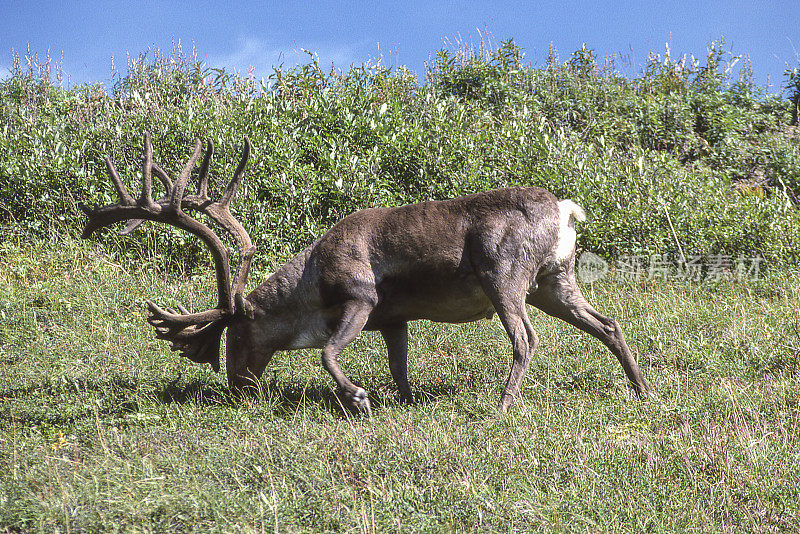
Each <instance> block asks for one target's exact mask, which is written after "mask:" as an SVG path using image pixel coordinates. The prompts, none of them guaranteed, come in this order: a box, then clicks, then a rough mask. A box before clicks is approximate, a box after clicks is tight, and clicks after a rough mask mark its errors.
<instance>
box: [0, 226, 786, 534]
mask: <svg viewBox="0 0 800 534" xmlns="http://www.w3.org/2000/svg"><path fill="white" fill-rule="evenodd" d="M142 263H143V265H145V267H141V268H137V267H135V263H131V264H124V265H118V264H115V263H114V261H113V260H112V259H111V256H108V255H107V254H106V253H104V252H103V249H101V248H97V245H95V244H92V243H81V242H77V241H73V240H71V239H63V238H59V239H54V240H52V241H42V240H36V239H29V238H23V237H21V236H14V235H4V239H3V240H2V242H1V243H0V373H1V374H2V383H0V528H5V529H6V530H10V531H31V532H40V531H41V532H52V531H54V530H57V531H60V532H68V531H73V532H78V531H104V532H105V531H115V530H116V531H130V530H139V531H157V532H164V531H178V532H181V531H211V530H216V531H258V532H261V531H277V532H287V531H308V532H317V531H346V532H386V531H402V532H420V531H463V530H467V531H475V530H480V531H502V532H507V531H532V530H545V531H551V530H570V531H593V532H594V531H615V532H616V531H635V532H638V531H643V530H649V531H678V530H681V531H682V530H703V531H797V530H798V529H800V510H799V508H800V506H799V505H798V503H799V502H800V494H799V493H800V491H798V487H799V486H798V480H800V418H799V416H798V413H799V407H798V397H799V396H800V380H798V353H799V352H800V335H798V330H799V329H800V324H799V323H798V311H800V283H798V281H797V279H796V273H793V272H778V273H774V274H773V275H771V276H770V277H769V278H767V279H765V280H761V281H753V282H733V281H723V282H720V283H718V284H696V283H687V282H663V281H653V282H640V283H616V282H614V281H609V282H605V283H598V284H595V285H594V286H592V287H585V288H584V289H585V292H586V293H587V296H588V297H589V298H590V300H592V301H593V302H594V303H596V305H597V307H598V308H599V309H600V310H602V311H604V312H605V313H607V314H608V315H611V316H613V317H615V318H617V319H618V320H619V321H620V323H621V324H622V326H623V329H624V330H625V332H626V335H627V337H628V338H629V340H630V341H631V342H632V343H634V344H636V345H637V346H638V347H639V350H640V355H639V359H640V363H641V365H642V369H643V372H644V373H645V375H646V377H647V379H648V380H649V381H650V383H651V385H652V386H653V388H654V389H655V391H656V392H657V393H658V395H659V398H658V399H657V400H652V401H641V400H637V399H635V398H631V397H630V396H629V394H628V392H627V388H626V387H625V379H624V376H623V374H622V371H621V368H620V366H619V364H618V363H617V362H616V361H615V359H614V358H613V356H612V355H611V354H610V353H608V352H607V351H606V350H605V348H604V347H603V346H602V345H601V344H600V343H599V342H597V341H596V340H594V339H593V338H590V337H589V336H586V335H584V334H583V333H581V332H579V331H577V330H575V329H573V328H571V327H569V326H567V325H565V324H563V323H560V322H557V321H555V320H552V319H550V318H548V317H544V316H543V315H542V314H540V313H538V312H536V311H535V310H531V316H532V318H533V321H534V327H535V328H536V330H537V332H538V333H539V334H540V338H541V345H540V348H539V350H538V352H537V354H536V356H535V359H534V361H533V362H532V363H531V367H530V369H529V371H528V374H527V376H526V379H525V381H524V388H523V396H522V398H521V399H520V401H519V403H518V405H517V406H516V407H515V409H513V410H512V412H511V414H509V415H508V416H505V417H503V416H500V415H499V414H498V413H497V412H496V410H495V404H496V402H497V400H498V398H499V395H500V391H501V387H502V385H503V382H504V380H505V378H506V373H507V371H508V367H509V360H510V348H509V343H508V340H507V338H506V336H505V334H504V332H503V330H502V327H501V326H500V324H499V322H498V321H497V320H496V319H495V320H493V321H482V322H479V323H472V324H468V325H462V326H443V325H435V324H430V323H425V322H419V323H416V324H414V325H413V327H412V331H411V338H412V345H411V348H410V369H409V373H410V379H411V382H412V387H413V389H414V393H415V395H416V396H417V397H418V399H419V403H418V404H416V405H415V406H410V407H409V406H403V405H400V404H398V402H397V394H396V389H395V387H394V384H393V383H392V380H391V377H390V375H389V371H388V365H387V360H386V354H385V350H384V348H383V346H382V342H381V341H380V339H379V336H376V335H372V334H364V335H362V336H361V337H360V338H359V339H358V340H357V341H356V342H354V343H353V344H352V345H351V346H350V347H349V348H348V349H347V351H346V352H345V354H344V355H343V357H342V358H341V360H342V366H343V368H344V369H345V372H346V373H347V374H348V375H349V376H350V377H351V378H353V379H354V380H355V381H356V382H357V383H359V384H362V385H363V386H364V387H365V388H367V389H368V390H369V391H370V394H371V398H372V400H373V417H372V418H367V417H365V416H361V415H357V414H352V413H350V412H349V411H345V410H343V409H341V407H340V406H339V404H338V401H337V400H336V397H335V396H334V395H333V393H332V389H331V388H332V386H333V381H332V380H331V379H330V377H329V376H328V375H327V374H326V373H325V372H324V370H323V369H322V368H321V366H320V362H319V358H318V354H317V353H316V352H314V351H296V352H286V353H279V354H278V355H276V357H275V359H274V360H273V362H272V364H271V365H270V367H269V368H268V369H267V371H266V373H265V376H264V379H263V380H262V382H261V389H260V390H259V391H258V392H255V393H253V394H251V395H247V396H236V395H232V394H231V393H230V392H229V391H228V389H227V387H226V385H225V381H224V374H220V375H215V374H213V372H211V371H210V369H209V368H204V367H199V366H196V365H191V364H190V363H189V362H187V361H183V360H181V359H180V358H179V357H177V356H176V355H174V354H172V353H170V352H169V350H168V349H167V346H166V344H165V343H163V342H158V341H156V340H155V339H154V336H153V333H152V331H151V329H150V327H149V326H148V325H147V324H146V322H145V320H144V306H143V303H144V301H145V300H146V299H147V298H155V300H157V301H159V302H165V303H168V302H171V301H174V300H177V299H180V300H182V301H184V302H188V303H190V304H191V305H193V306H195V307H202V306H207V305H208V304H209V303H210V301H211V299H212V297H213V290H212V288H211V284H210V282H211V276H209V275H207V274H205V273H203V272H202V271H203V269H202V268H201V269H199V270H198V272H189V273H188V274H185V275H183V274H180V273H175V272H174V271H172V272H164V271H162V270H159V269H158V268H156V267H152V266H148V265H152V262H147V261H143V262H142ZM254 282H255V280H254Z"/></svg>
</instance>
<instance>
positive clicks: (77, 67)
mask: <svg viewBox="0 0 800 534" xmlns="http://www.w3.org/2000/svg"><path fill="white" fill-rule="evenodd" d="M223 6H224V7H223ZM723 35H724V36H725V39H726V43H727V49H728V50H730V51H731V52H732V53H733V54H734V55H738V54H747V55H749V56H750V58H751V60H752V64H753V71H754V74H755V77H756V82H757V83H758V84H760V85H762V86H763V85H766V84H767V81H768V76H769V78H770V82H771V84H772V85H773V89H772V90H773V91H775V90H777V86H778V85H779V84H780V82H781V81H782V79H783V72H784V70H785V68H786V65H787V63H789V64H793V65H797V64H798V62H800V0H779V1H770V0H759V1H750V2H744V1H738V0H729V1H717V0H711V1H702V2H670V1H661V2H651V1H647V0H640V1H636V2H629V1H605V0H604V1H596V2H569V1H561V2H547V1H536V0H530V1H527V2H511V1H508V2H489V1H486V0H483V1H469V2H443V1H435V0H427V1H425V0H412V1H408V2H398V1H396V0H395V1H392V2H386V1H380V2H378V1H374V2H358V1H351V2H333V1H318V2H307V1H302V0H296V1H294V2H284V1H273V2H255V1H247V2H244V1H243V2H235V1H231V2H227V3H225V2H205V1H193V2H152V1H148V2H137V1H130V0H128V1H122V2H118V1H111V2H106V1H90V0H84V1H78V2H70V1H66V2H64V1H62V2H37V1H31V0H29V1H17V0H0V77H4V76H6V75H7V74H8V69H9V68H10V66H11V64H12V49H13V50H16V51H18V52H20V53H21V55H24V52H25V51H26V50H27V48H28V46H30V49H31V51H32V52H36V53H38V54H39V55H40V57H43V56H44V55H45V53H46V52H47V50H48V49H49V50H50V54H51V56H53V57H54V58H56V59H59V58H62V57H63V68H64V71H65V72H66V73H67V74H68V75H69V76H70V79H71V81H72V82H73V83H76V82H85V81H100V82H106V83H107V82H108V80H109V78H110V73H111V61H112V59H111V58H112V56H113V57H114V58H115V63H116V65H117V68H118V69H119V68H120V67H124V65H125V58H126V53H130V54H131V55H132V56H134V57H135V56H138V54H139V53H141V52H144V51H146V50H147V49H148V48H149V47H151V46H156V47H158V48H161V49H162V50H167V51H168V50H171V49H172V43H173V41H177V40H180V41H181V43H182V45H183V48H184V51H187V52H191V50H192V46H194V48H195V49H196V50H197V53H198V57H199V59H201V60H203V61H205V62H207V63H208V65H209V66H211V67H226V68H228V69H231V68H235V69H239V70H242V71H244V72H246V71H247V70H248V68H250V67H252V68H253V69H254V71H255V75H256V77H257V78H260V77H266V76H268V75H269V74H270V73H271V72H272V66H273V65H278V64H280V63H283V64H284V65H290V64H295V63H297V62H298V61H299V60H300V59H301V57H302V53H301V52H300V49H307V50H310V51H313V52H315V53H316V54H317V55H318V56H319V59H320V63H321V64H322V65H325V66H329V65H330V64H331V62H333V63H334V64H335V65H336V66H337V67H339V68H345V69H346V68H347V66H349V65H350V64H351V63H356V64H360V63H361V62H363V61H367V60H373V61H374V60H377V59H378V58H381V60H382V61H383V63H384V64H385V65H388V66H391V67H396V66H398V65H405V66H407V67H408V68H410V69H411V70H413V71H416V72H417V73H418V74H420V75H421V74H422V73H423V72H424V70H423V69H424V64H425V61H426V60H427V59H428V58H429V57H430V55H431V54H432V53H434V52H435V51H436V50H437V49H439V48H442V47H444V46H446V42H447V41H449V42H450V43H456V42H458V41H461V42H464V43H466V44H477V43H478V42H479V41H480V40H481V39H482V38H484V39H485V38H486V37H487V36H491V41H492V42H495V43H497V42H500V41H501V40H503V39H505V38H508V37H513V38H514V40H515V41H516V43H517V44H518V45H520V46H521V47H522V48H523V49H524V51H525V54H526V55H525V58H526V61H529V62H531V63H533V64H534V65H542V64H543V63H544V61H545V59H546V58H547V53H548V48H549V45H550V43H552V44H553V45H555V46H556V48H557V49H558V51H559V55H560V57H561V59H562V60H565V59H567V58H568V57H569V54H570V53H571V52H573V51H575V50H576V49H578V48H580V47H581V44H582V43H586V44H587V45H588V46H589V47H590V48H592V49H593V50H594V51H595V52H596V53H597V55H598V57H601V58H602V57H605V56H608V55H611V54H617V56H618V57H620V58H622V61H620V60H618V61H617V65H618V66H620V67H621V69H620V70H622V71H623V72H624V73H626V74H629V75H630V74H636V73H637V72H638V71H639V68H640V67H641V65H642V64H643V63H644V62H645V61H646V59H647V55H648V53H649V52H650V51H654V52H656V53H660V54H663V53H664V51H665V45H666V43H669V47H670V50H671V54H672V57H673V58H676V57H680V56H682V55H683V54H687V57H688V55H689V54H694V56H695V57H700V58H704V57H705V53H706V49H707V47H708V45H709V43H710V42H711V41H712V40H717V39H719V38H720V37H722V36H723ZM122 70H123V72H124V68H123V69H122Z"/></svg>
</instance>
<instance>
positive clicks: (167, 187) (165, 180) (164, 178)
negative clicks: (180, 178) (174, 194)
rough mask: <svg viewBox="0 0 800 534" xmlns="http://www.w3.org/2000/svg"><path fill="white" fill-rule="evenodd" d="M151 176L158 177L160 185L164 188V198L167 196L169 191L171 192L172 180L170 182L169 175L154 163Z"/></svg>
mask: <svg viewBox="0 0 800 534" xmlns="http://www.w3.org/2000/svg"><path fill="white" fill-rule="evenodd" d="M153 174H155V175H156V176H157V177H158V179H159V180H160V181H161V185H163V186H164V191H166V193H165V196H167V195H169V194H170V191H172V180H170V178H169V175H168V174H167V173H166V172H165V171H164V169H162V168H161V167H160V166H159V165H158V163H156V162H155V161H154V162H153Z"/></svg>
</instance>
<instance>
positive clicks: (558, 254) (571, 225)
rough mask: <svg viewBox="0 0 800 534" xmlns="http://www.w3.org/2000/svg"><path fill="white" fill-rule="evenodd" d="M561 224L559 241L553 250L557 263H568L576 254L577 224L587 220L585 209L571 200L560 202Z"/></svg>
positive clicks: (559, 223) (559, 225)
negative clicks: (576, 222)
mask: <svg viewBox="0 0 800 534" xmlns="http://www.w3.org/2000/svg"><path fill="white" fill-rule="evenodd" d="M558 212H559V222H558V240H557V241H556V246H555V248H554V249H553V259H554V261H556V262H563V261H566V260H568V259H569V258H570V256H572V253H573V252H575V240H576V238H577V234H576V233H575V222H574V221H579V222H583V221H585V220H586V212H585V211H583V208H581V207H580V206H578V205H577V204H575V203H574V202H573V201H571V200H560V201H559V202H558Z"/></svg>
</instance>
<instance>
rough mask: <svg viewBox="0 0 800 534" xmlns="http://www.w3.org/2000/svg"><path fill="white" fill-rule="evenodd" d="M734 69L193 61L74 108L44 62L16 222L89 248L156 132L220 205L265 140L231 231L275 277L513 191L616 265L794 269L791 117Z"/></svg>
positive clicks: (12, 193) (24, 108)
mask: <svg viewBox="0 0 800 534" xmlns="http://www.w3.org/2000/svg"><path fill="white" fill-rule="evenodd" d="M735 60H736V58H732V57H730V54H728V53H727V52H726V51H725V50H724V47H723V44H722V43H719V44H717V43H714V44H713V45H712V46H711V48H710V49H709V53H708V56H707V59H706V64H705V65H704V66H700V65H699V63H698V62H688V63H687V61H686V60H682V61H680V62H676V61H674V60H672V59H671V58H670V57H669V54H666V56H665V57H661V56H658V55H655V54H651V56H650V58H649V60H648V63H647V65H645V67H644V69H643V71H642V74H641V75H640V76H638V77H636V78H627V77H624V76H622V75H620V74H619V72H618V71H617V70H616V69H615V66H614V63H613V58H611V59H608V60H606V62H605V64H604V65H598V61H597V58H596V56H595V54H594V53H593V52H592V51H591V50H590V49H588V48H587V47H586V46H584V47H582V48H581V49H580V50H578V51H576V52H575V53H574V54H572V55H571V57H570V59H569V60H568V61H566V62H561V61H560V60H559V59H558V56H557V53H556V52H555V50H552V51H551V54H550V57H549V58H548V60H547V62H546V65H545V66H543V67H532V66H530V65H528V64H525V63H524V55H523V53H522V50H521V49H520V48H519V47H517V46H516V45H515V44H514V42H513V40H510V39H509V40H507V41H504V42H503V43H502V44H501V45H500V46H499V47H498V48H497V49H496V50H487V49H486V48H485V47H480V48H478V49H477V50H475V49H460V50H441V51H439V52H438V53H437V54H436V55H435V57H434V59H433V61H432V62H431V63H430V64H429V65H428V68H427V69H426V79H425V80H424V81H419V80H418V79H417V78H416V76H415V75H414V74H412V73H410V72H408V71H407V70H405V69H403V68H400V69H397V70H394V71H393V70H390V69H387V68H385V67H383V66H381V65H380V64H378V65H370V64H365V65H362V66H360V67H353V68H351V69H350V70H349V71H348V72H339V71H334V72H331V73H330V74H325V73H324V72H323V71H322V70H321V68H320V66H319V65H318V64H317V63H316V61H315V60H314V59H313V58H311V60H310V61H309V62H308V63H307V64H303V65H298V66H296V67H293V68H289V69H277V70H275V71H274V73H273V74H272V75H271V76H270V77H269V79H268V80H267V81H266V82H265V81H260V82H259V81H256V80H254V79H252V78H247V77H241V76H239V75H235V74H231V73H229V72H226V71H225V70H224V69H211V68H208V67H207V66H205V65H204V64H201V63H199V62H197V61H192V60H188V59H186V58H185V57H184V56H183V55H182V54H181V53H180V51H179V50H178V51H176V52H175V53H173V54H172V55H170V56H164V55H162V54H160V53H158V52H156V53H155V54H154V55H153V58H152V59H151V60H149V61H148V60H145V59H144V56H142V57H141V58H140V59H139V60H137V61H133V62H131V63H130V64H129V65H128V72H127V74H126V75H124V76H116V77H115V83H114V84H113V86H112V87H111V88H109V89H106V88H104V87H101V86H99V85H82V86H77V87H72V88H67V89H64V88H62V87H61V86H60V85H59V84H58V83H57V82H53V81H51V79H50V75H49V71H48V70H47V69H45V68H42V65H40V64H38V63H37V62H36V61H32V62H31V63H30V65H32V66H31V67H29V69H28V70H23V69H21V68H19V67H17V68H15V70H14V72H13V73H12V75H11V76H10V77H9V78H7V79H5V80H2V81H0V127H2V132H3V135H2V136H0V222H2V223H3V224H5V225H6V227H9V225H11V226H14V227H15V228H17V229H20V230H21V231H23V232H30V233H33V234H44V233H47V232H53V231H58V232H68V233H72V234H74V233H77V232H79V230H80V229H81V227H82V225H83V222H84V220H83V215H82V213H81V212H80V210H79V209H77V206H78V203H79V202H86V203H91V202H96V203H109V202H115V201H116V199H115V198H114V193H113V188H112V187H111V184H110V181H109V180H108V177H107V176H106V171H105V165H104V163H103V157H104V156H105V155H109V156H110V157H111V158H112V159H113V160H114V162H115V163H116V165H117V168H118V170H119V171H120V173H121V175H122V176H123V177H124V179H125V180H126V183H127V184H128V187H129V189H131V190H132V191H136V190H137V189H138V183H139V182H138V180H139V177H140V170H139V167H140V159H141V138H142V134H143V133H144V132H146V131H147V132H150V133H151V135H152V138H153V142H154V147H155V156H156V160H157V161H159V162H160V163H161V165H162V166H163V167H164V168H165V169H166V170H167V171H168V172H169V173H171V174H175V173H177V172H178V170H179V169H180V167H181V165H182V163H183V162H184V161H185V160H186V158H187V157H188V154H189V152H190V150H191V146H192V144H193V140H194V139H195V138H210V139H212V140H213V141H214V144H215V147H216V156H215V158H214V160H213V161H212V167H211V175H212V177H213V180H214V181H213V184H212V187H213V189H214V191H215V192H216V193H217V194H218V193H219V190H220V188H221V187H223V186H224V183H225V178H226V177H228V176H230V175H231V173H232V171H233V168H234V166H235V164H236V163H237V161H238V153H239V151H240V150H241V143H242V139H243V137H244V136H249V137H250V139H251V141H252V143H253V147H254V153H253V156H252V157H251V162H250V165H249V168H248V177H247V179H246V181H245V184H246V187H245V188H244V189H243V191H242V193H241V198H239V199H238V200H237V202H236V203H235V212H236V215H237V216H238V217H239V218H240V219H241V220H242V222H243V223H244V224H245V226H246V227H247V228H248V229H249V230H250V232H251V234H252V237H253V239H254V241H255V242H256V245H257V246H258V247H259V249H260V253H259V260H258V261H260V262H261V268H268V267H269V266H268V265H267V264H265V263H264V262H265V261H267V262H270V261H273V260H276V259H284V258H285V257H286V256H287V255H288V254H290V253H292V252H295V251H297V250H299V249H301V248H302V247H304V246H306V245H308V244H309V243H311V242H312V241H313V240H314V239H316V238H317V237H319V236H320V235H321V234H322V233H323V232H324V231H325V230H327V229H328V228H329V227H330V226H331V225H332V224H334V223H335V222H336V221H337V220H339V219H340V218H342V217H344V216H345V215H347V214H348V213H351V212H352V211H354V210H357V209H361V208H365V207H369V206H377V205H400V204H404V203H408V202H415V201H419V200H426V199H442V198H448V197H452V196H455V195H460V194H465V193H470V192H474V191H480V190H486V189H490V188H495V187H501V186H507V185H536V186H541V187H545V188H547V189H549V190H551V191H553V192H554V193H555V194H556V195H558V196H560V197H571V198H573V199H575V200H576V201H577V202H579V203H580V204H581V205H583V206H584V207H585V208H586V210H587V212H588V213H589V214H590V221H589V222H587V223H585V224H584V225H582V226H581V228H580V232H581V233H580V238H579V239H580V246H581V247H583V248H584V249H589V250H592V251H594V252H597V253H598V254H601V255H603V256H606V257H609V258H613V257H616V256H619V255H621V254H631V253H659V254H660V253H665V254H677V253H678V252H679V251H681V250H683V251H687V253H689V252H691V253H693V254H702V255H711V254H731V255H737V254H742V255H755V254H760V255H763V256H764V257H765V258H766V259H767V260H768V261H769V262H773V263H775V262H777V263H788V262H796V261H797V259H798V251H799V250H800V245H799V244H800V239H798V237H799V236H798V232H800V224H798V222H800V220H799V219H798V213H797V209H796V207H795V204H794V200H795V198H796V194H797V192H800V170H798V141H797V139H798V137H797V136H796V134H795V133H794V130H792V129H791V128H789V127H788V126H787V125H788V123H789V122H790V121H791V115H792V105H791V104H792V103H791V102H790V101H787V100H781V99H779V98H776V97H772V96H767V95H766V94H765V93H764V91H763V90H762V89H761V88H759V87H756V86H755V85H754V84H753V82H752V76H749V70H748V69H747V67H745V68H744V69H742V74H741V75H740V78H739V79H738V80H737V81H733V80H732V79H731V75H730V72H732V71H731V69H730V68H728V67H727V66H728V65H730V64H732V63H734V62H735ZM793 80H795V78H791V80H790V81H793ZM100 239H106V240H107V243H117V242H118V240H117V239H116V238H114V239H108V238H103V237H101V238H100ZM194 241H195V240H192V239H190V238H188V237H187V236H184V235H181V234H179V233H177V232H175V231H173V230H171V229H169V228H155V227H146V228H145V229H144V230H143V231H139V232H137V233H136V235H135V236H133V237H129V238H127V240H126V242H125V247H126V249H128V247H130V248H129V249H130V250H133V251H134V252H133V253H135V254H137V255H138V252H137V251H140V250H141V249H143V248H151V249H152V248H154V247H153V243H154V242H158V247H156V248H157V250H158V251H159V253H160V254H161V255H162V256H161V259H162V260H163V261H171V260H176V259H177V260H180V261H187V260H196V259H197V258H198V257H201V256H202V255H203V251H202V249H201V247H200V245H199V244H198V243H195V242H194Z"/></svg>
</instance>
